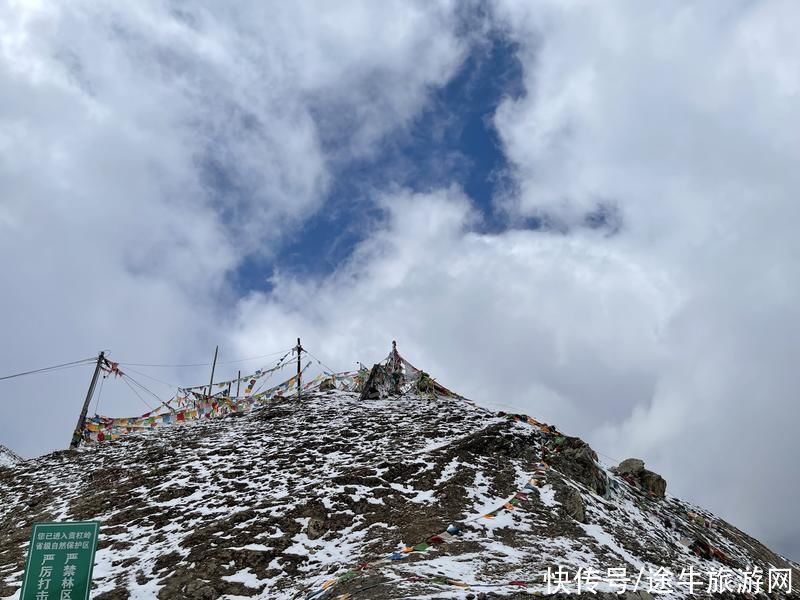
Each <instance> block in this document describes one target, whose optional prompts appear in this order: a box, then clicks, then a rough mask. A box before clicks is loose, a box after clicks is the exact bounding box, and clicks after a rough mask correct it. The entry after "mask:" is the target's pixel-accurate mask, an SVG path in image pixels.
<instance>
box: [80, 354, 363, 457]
mask: <svg viewBox="0 0 800 600" xmlns="http://www.w3.org/2000/svg"><path fill="white" fill-rule="evenodd" d="M310 365H311V361H309V362H308V363H307V364H306V365H305V367H304V368H303V369H302V370H301V371H300V375H301V376H302V374H303V373H304V372H305V371H306V370H307V369H308V367H309V366H310ZM276 369H277V367H276ZM276 369H272V370H269V371H261V372H260V373H259V376H258V378H261V377H263V376H264V375H267V374H269V373H270V372H272V371H274V370H276ZM234 381H235V380H234ZM228 383H229V382H228ZM297 383H298V376H297V375H293V376H292V377H290V378H289V379H287V380H286V381H284V382H282V383H279V384H278V385H276V386H273V387H271V388H269V389H267V390H265V391H263V392H259V393H258V394H254V395H252V396H251V395H249V394H250V391H248V390H245V396H244V397H239V398H231V397H228V396H213V397H211V398H210V397H209V396H207V395H205V394H202V393H199V392H196V391H193V388H186V389H185V390H184V392H185V395H178V396H176V403H175V404H176V405H177V408H172V409H170V408H169V407H163V408H161V409H159V410H157V411H151V412H148V413H145V414H143V415H140V416H138V417H119V418H112V417H105V416H101V415H95V416H94V417H88V418H87V419H86V421H85V422H84V428H83V438H84V440H85V441H87V442H106V441H111V440H116V439H118V438H119V437H120V436H121V435H125V434H128V433H134V432H136V431H144V430H147V429H151V428H154V427H162V426H164V425H173V424H181V423H186V422H189V421H195V420H198V419H210V418H216V417H222V416H225V415H228V414H232V413H242V412H248V411H250V410H253V409H254V408H258V407H260V406H262V405H264V404H265V403H267V402H269V401H270V400H272V399H274V398H278V397H288V396H291V395H293V394H294V393H295V392H296V391H297ZM359 385H360V381H359V376H358V373H355V372H350V371H348V372H343V373H329V374H327V375H320V376H318V377H316V378H314V379H312V380H311V381H309V382H308V383H306V384H305V385H304V386H303V390H304V391H316V390H322V391H324V390H329V389H337V390H342V391H354V390H356V389H357V388H358V386H359Z"/></svg>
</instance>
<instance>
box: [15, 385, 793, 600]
mask: <svg viewBox="0 0 800 600" xmlns="http://www.w3.org/2000/svg"><path fill="white" fill-rule="evenodd" d="M58 519H73V520H99V521H101V522H102V525H101V535H100V544H99V550H98V552H97V563H96V565H97V566H96V568H95V585H96V591H95V592H94V595H93V597H94V598H97V599H100V598H115V599H116V598H119V599H124V598H155V597H158V598H192V599H193V598H197V599H212V598H221V597H223V598H229V599H233V598H303V597H305V598H327V597H330V598H335V597H345V598H346V597H352V596H355V597H358V598H424V597H435V598H465V597H466V598H470V597H472V598H476V597H486V596H487V595H488V594H491V595H493V596H494V595H497V596H517V595H518V596H519V597H522V596H523V595H525V594H526V593H530V592H534V591H539V592H544V591H547V585H546V583H545V581H544V576H543V575H542V573H544V572H546V571H547V569H548V568H551V569H552V570H553V571H555V570H557V569H558V568H559V566H561V567H564V568H565V569H567V570H569V571H570V572H571V573H572V574H573V575H574V574H575V569H577V568H579V567H581V568H584V569H591V568H594V569H597V570H598V572H599V573H600V574H601V576H603V577H604V576H605V575H606V574H607V570H608V569H609V568H622V567H625V568H626V569H627V575H628V576H629V577H630V580H631V581H630V585H631V586H632V582H633V580H635V579H636V577H637V576H639V573H640V572H641V571H642V570H644V573H645V574H644V579H641V580H640V583H639V587H638V589H640V590H641V589H645V590H646V589H647V585H648V583H647V581H648V579H647V578H648V573H649V572H650V571H653V572H658V569H659V568H662V567H666V568H668V569H670V570H672V571H675V572H679V571H680V570H681V569H683V568H689V567H690V566H693V567H694V568H695V569H696V570H698V571H700V572H706V571H710V570H715V569H719V568H721V567H725V568H728V567H729V568H731V569H737V568H738V569H745V568H747V569H750V568H752V567H754V566H756V567H760V568H762V569H764V570H765V572H766V570H767V569H769V568H770V567H771V566H775V567H781V568H790V565H789V564H788V563H787V562H786V561H785V560H784V559H782V558H781V557H779V556H777V555H776V554H774V553H772V552H771V551H769V550H768V549H767V548H765V547H764V546H763V545H761V544H760V543H759V542H757V541H756V540H754V539H752V538H750V537H748V536H747V535H745V534H744V533H742V532H741V531H739V530H738V529H736V528H735V527H733V526H732V525H730V524H728V523H725V522H724V521H722V520H719V519H716V518H715V517H714V516H713V515H711V514H709V513H708V512H706V511H703V510H702V509H699V508H698V507H695V506H692V505H690V504H688V503H686V502H682V501H680V500H678V499H676V498H673V497H670V496H669V495H667V496H666V497H665V498H659V497H655V496H653V495H648V494H647V493H646V492H645V491H644V490H643V489H641V488H640V486H639V485H638V484H637V482H636V481H634V480H632V479H631V478H630V477H627V479H625V478H622V477H619V476H617V475H615V474H614V473H612V472H611V471H610V470H608V469H606V468H605V467H603V466H601V465H600V464H599V463H598V462H597V461H596V455H595V454H594V453H593V452H592V450H591V449H590V448H589V447H588V446H586V445H585V444H584V443H583V442H581V440H579V439H577V438H571V437H568V436H564V435H563V434H561V433H559V432H557V431H556V430H555V428H552V427H547V426H545V425H542V424H537V422H536V421H535V420H533V419H528V418H526V417H525V416H524V415H520V416H517V415H497V414H494V413H491V412H488V411H486V410H484V409H482V408H480V407H478V406H476V405H474V404H472V403H470V402H467V401H464V400H463V399H460V398H453V397H431V396H430V395H427V394H419V393H406V394H404V395H401V396H396V397H391V398H378V399H373V400H361V399H360V398H359V395H358V394H355V393H348V392H343V391H328V392H316V393H309V394H307V395H306V396H305V397H304V398H303V400H302V401H299V402H298V401H297V400H296V399H277V400H275V401H273V402H272V403H270V404H268V405H267V406H266V407H264V408H261V409H259V410H254V411H252V412H250V413H248V414H242V415H231V416H229V417H227V418H221V419H215V420H207V421H197V422H194V423H187V424H185V425H176V426H172V427H166V428H163V429H158V430H154V431H147V432H144V433H141V434H135V435H129V436H126V437H124V438H122V439H119V440H117V441H115V442H112V443H107V444H97V445H92V446H87V447H83V448H81V449H80V450H77V451H64V452H56V453H53V454H50V455H47V456H44V457H41V458H39V459H35V460H29V461H25V462H22V463H19V464H16V465H13V466H11V467H0V598H16V597H17V596H18V588H19V586H20V585H21V579H22V574H23V560H24V553H25V550H26V545H27V541H28V537H29V535H30V528H31V525H32V523H33V522H35V521H44V520H58ZM708 525H710V527H709V526H708ZM695 540H705V541H707V542H708V545H709V548H710V549H712V550H713V554H714V555H713V556H707V558H703V557H701V556H700V555H698V554H704V548H698V547H697V545H696V544H695V546H694V551H693V550H692V549H690V548H689V547H688V546H687V544H690V543H693V542H694V541H695ZM723 563H725V564H723ZM793 568H795V570H794V572H793V579H794V581H795V582H798V581H800V572H798V571H797V570H796V566H794V567H793ZM661 572H662V573H663V571H661ZM588 573H589V576H586V577H587V578H586V582H585V583H591V576H590V575H591V570H589V571H588ZM584 575H586V572H584ZM764 579H765V582H766V573H765V575H764ZM670 581H672V583H673V584H675V581H674V579H672V580H670ZM651 583H652V582H651ZM665 585H666V583H665ZM736 585H743V583H742V582H738V583H737V582H733V583H731V584H730V586H733V587H730V586H729V589H735V586H736ZM704 586H705V584H704ZM564 587H565V588H566V589H568V590H572V591H576V590H577V589H578V583H577V582H575V581H573V582H570V583H567V584H565V585H564ZM551 589H553V588H552V587H551ZM597 589H598V590H607V591H612V589H613V588H612V587H610V586H609V584H608V583H607V582H605V583H601V584H600V585H599V587H597ZM629 589H630V588H629ZM705 589H706V587H703V588H702V589H698V590H696V594H697V595H703V592H704V590H705ZM348 593H349V594H352V596H346V594H348ZM586 595H587V597H595V598H597V597H602V595H594V596H591V595H589V594H586ZM686 595H687V593H686V590H685V589H683V588H675V589H674V590H673V591H672V592H670V593H669V594H667V595H666V596H663V597H683V596H686ZM573 597H574V596H573ZM609 597H611V596H609ZM615 597H616V596H615ZM629 597H649V595H648V594H647V593H643V594H637V595H630V596H629ZM716 597H720V596H719V595H716ZM722 597H724V596H722ZM730 597H732V596H730ZM780 597H784V596H780Z"/></svg>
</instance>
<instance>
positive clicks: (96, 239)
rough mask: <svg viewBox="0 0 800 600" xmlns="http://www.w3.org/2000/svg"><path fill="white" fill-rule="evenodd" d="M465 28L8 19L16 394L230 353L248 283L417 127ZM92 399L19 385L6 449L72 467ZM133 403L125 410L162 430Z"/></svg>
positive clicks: (144, 7)
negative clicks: (390, 143)
mask: <svg viewBox="0 0 800 600" xmlns="http://www.w3.org/2000/svg"><path fill="white" fill-rule="evenodd" d="M452 9H453V6H451V5H449V4H448V3H441V4H435V3H428V2H419V3H400V2H394V3H380V5H378V4H373V3H355V2H353V3H347V2H345V3H336V4H335V5H334V4H324V3H322V4H316V5H314V6H311V5H305V4H298V3H294V4H291V3H288V4H287V3H272V4H270V5H266V4H263V3H258V2H254V3H248V4H237V5H236V6H233V5H231V6H221V5H219V4H213V3H211V4H202V3H186V4H184V3H180V2H167V1H164V2H161V1H156V0H152V1H145V2H137V3H134V4H125V5H121V4H119V3H113V2H102V1H101V2H76V3H71V4H69V5H53V4H48V3H35V2H12V3H5V4H3V5H2V7H0V88H2V90H3V93H2V94H1V95H0V189H1V190H2V197H1V198H0V257H2V258H0V264H2V272H3V277H4V281H5V283H4V286H3V293H2V294H0V313H1V314H2V315H3V320H4V326H3V338H4V340H13V342H14V343H13V344H11V343H7V344H4V346H3V348H2V349H0V364H2V365H3V371H4V373H3V374H5V373H6V372H14V371H22V370H26V369H28V368H30V367H31V366H40V365H41V366H44V365H48V364H54V363H59V362H62V361H66V360H70V359H73V358H76V357H83V356H90V355H92V354H93V353H96V352H97V351H98V350H99V349H101V348H107V349H111V351H112V353H113V354H112V355H116V357H117V358H123V359H127V360H131V361H136V360H139V361H143V362H163V363H174V362H195V361H197V359H198V358H201V357H205V356H210V353H211V351H213V347H214V344H215V343H218V342H219V343H222V345H223V347H224V346H225V342H226V340H227V336H228V335H229V334H230V330H229V328H228V325H229V321H230V319H229V317H228V316H227V315H228V309H229V307H230V305H231V303H233V302H235V300H236V299H235V297H233V294H232V293H231V292H230V290H229V289H228V286H229V278H230V275H231V273H232V270H233V269H235V268H236V267H237V265H239V264H240V262H241V261H242V259H243V258H244V257H245V256H246V255H247V254H249V253H254V252H255V253H261V254H262V255H264V256H267V257H269V256H272V255H273V253H274V252H275V250H276V248H277V247H278V246H279V244H280V243H281V240H282V238H283V237H284V236H285V235H287V234H289V233H291V232H292V231H293V228H294V227H295V226H298V225H299V224H301V223H302V222H303V221H304V220H305V219H306V218H308V217H309V216H310V215H312V214H314V212H316V211H318V210H319V209H320V208H321V207H322V205H323V203H324V200H325V197H326V191H327V186H328V185H329V181H330V179H331V173H332V170H331V169H332V165H335V164H336V163H337V161H341V160H343V159H347V158H348V157H353V156H360V155H362V154H363V153H365V152H368V151H370V149H371V148H373V147H374V146H375V145H376V144H379V143H380V141H381V139H382V137H383V136H385V135H386V134H387V133H389V132H392V131H394V130H396V129H397V128H400V127H403V126H404V125H405V124H406V123H407V122H408V120H409V119H411V118H412V116H413V115H414V114H415V113H416V112H418V111H419V110H420V108H421V107H422V106H424V104H425V102H426V99H427V96H428V93H429V87H430V86H433V85H437V84H441V83H442V81H444V80H446V79H447V77H448V76H449V75H450V74H451V73H452V71H453V70H454V69H455V68H457V66H458V64H459V61H460V60H461V57H462V53H463V43H462V42H461V41H460V40H459V39H458V38H457V37H456V35H455V32H454V30H455V26H456V23H455V21H456V19H455V16H454V14H453V10H452ZM334 142H335V143H334ZM287 344H288V342H286V341H285V340H284V341H282V342H281V344H280V346H279V347H284V346H285V345H287ZM269 349H271V348H269ZM263 352H264V349H263V348H261V349H260V351H259V352H256V354H262V353H263ZM223 353H224V350H223ZM223 357H224V354H223ZM231 357H232V356H231V355H230V354H228V358H231ZM201 373H202V378H203V379H204V378H205V377H207V373H206V369H200V370H198V372H197V373H192V374H191V375H188V374H186V373H169V372H167V373H163V374H162V375H161V378H163V379H165V380H166V381H176V380H177V381H178V382H182V383H188V382H187V381H186V380H185V378H186V377H189V376H191V377H201ZM87 380H88V374H87V373H83V372H82V373H78V374H74V373H72V372H63V373H59V374H57V375H52V376H50V377H49V379H46V380H22V379H20V380H13V381H9V382H4V385H3V388H2V389H1V390H0V394H2V398H3V402H4V404H5V407H4V408H3V409H2V410H3V414H4V418H3V419H1V420H0V422H2V425H0V439H3V440H4V442H5V443H7V444H8V445H10V446H12V447H14V448H15V449H17V450H19V451H20V452H22V453H24V454H27V455H30V454H33V453H36V452H41V451H44V450H49V449H53V448H58V447H62V445H63V444H64V443H65V440H66V439H67V438H68V437H69V436H68V432H67V433H65V425H64V423H65V422H67V421H68V422H69V426H71V422H72V420H73V419H74V418H75V415H76V413H77V407H78V406H79V405H80V402H81V399H82V397H83V392H84V390H85V386H86V382H87ZM156 385H157V384H156ZM118 387H119V386H118ZM55 388H57V389H58V391H57V392H55V391H54V389H55ZM124 391H125V390H124V389H123V392H124ZM160 391H161V392H162V393H163V392H165V391H169V390H168V389H166V390H164V389H162V390H160ZM106 393H107V394H108V392H106ZM112 395H113V394H112ZM128 395H129V396H130V398H129V399H128V400H127V401H125V402H122V403H121V404H117V405H116V406H108V407H107V409H108V410H123V411H132V410H143V407H142V406H141V405H140V403H139V401H138V400H137V399H136V398H135V397H133V396H132V395H131V394H128ZM43 412H46V413H49V414H51V415H52V418H48V419H46V420H43V422H37V420H38V419H37V417H38V415H41V414H43ZM34 424H35V427H36V428H37V430H38V431H39V433H38V434H37V435H36V436H33V435H30V427H33V426H34Z"/></svg>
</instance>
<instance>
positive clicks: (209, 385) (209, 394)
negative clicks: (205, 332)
mask: <svg viewBox="0 0 800 600" xmlns="http://www.w3.org/2000/svg"><path fill="white" fill-rule="evenodd" d="M218 352H219V346H217V347H216V348H214V362H213V363H212V364H211V381H210V382H209V383H208V401H209V402H211V396H213V395H214V391H213V390H212V389H211V388H212V386H213V385H214V369H216V368H217V353H218Z"/></svg>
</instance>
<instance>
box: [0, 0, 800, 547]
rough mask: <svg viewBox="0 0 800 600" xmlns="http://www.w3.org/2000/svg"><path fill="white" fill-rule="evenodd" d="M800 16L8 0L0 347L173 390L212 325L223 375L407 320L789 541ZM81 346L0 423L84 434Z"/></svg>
mask: <svg viewBox="0 0 800 600" xmlns="http://www.w3.org/2000/svg"><path fill="white" fill-rule="evenodd" d="M798 19H800V5H797V4H796V3H794V2H791V1H788V0H787V1H786V2H780V1H775V2H769V1H768V2H759V3H755V2H750V1H738V2H736V1H728V0H726V1H721V0H720V1H711V2H705V3H695V2H670V3H663V4H657V5H653V4H648V5H647V6H646V7H645V5H643V4H642V3H637V2H627V1H619V2H611V3H602V4H598V3H593V2H589V1H581V0H562V1H559V2H550V1H547V0H543V1H541V2H536V3H532V2H525V1H517V0H498V1H496V2H448V1H443V2H433V1H424V2H423V1H420V2H413V1H404V2H392V1H389V0H387V1H386V2H380V3H376V2H337V3H335V5H334V4H332V3H323V2H307V3H283V2H239V3H235V4H230V3H215V2H203V1H193V2H180V1H166V0H143V1H142V2H136V3H127V4H125V5H120V3H118V2H108V1H106V0H91V1H89V0H76V1H75V2H71V3H69V5H68V6H67V5H56V4H53V3H45V2H39V1H33V0H25V1H20V0H10V1H8V2H5V3H2V4H0V89H2V90H3V91H2V93H1V94H0V267H1V268H2V276H3V281H4V285H3V286H2V293H0V323H2V332H3V336H2V337H3V340H4V341H5V343H4V344H2V346H0V367H2V368H0V376H3V375H5V374H12V373H16V372H19V371H27V370H30V369H35V368H38V367H45V366H49V365H54V364H60V363H64V362H68V361H72V360H78V359H83V358H87V357H92V356H95V355H96V354H97V353H98V352H99V351H100V350H105V351H107V352H108V353H109V356H110V357H111V358H112V360H118V361H121V362H122V363H123V365H125V368H128V369H129V371H128V372H129V374H131V375H132V376H134V377H136V379H137V380H138V381H140V382H141V383H143V384H144V385H145V386H146V387H147V388H148V389H150V390H151V391H153V392H154V394H155V395H156V396H158V397H161V398H164V399H166V398H168V397H169V396H170V395H171V394H172V393H174V389H175V386H176V385H195V384H202V383H204V382H205V381H206V380H207V379H208V377H209V366H208V364H207V363H209V362H210V361H211V357H212V355H213V352H214V347H215V346H216V345H219V346H220V359H219V360H220V364H219V366H218V368H217V369H218V370H217V377H229V376H235V374H236V371H237V370H239V369H243V370H245V371H246V370H247V369H255V368H258V367H261V366H265V365H267V364H269V363H270V361H273V360H275V357H276V356H279V354H280V353H281V352H283V351H285V350H286V349H288V348H290V347H291V346H292V345H293V344H294V342H295V340H296V338H297V337H298V336H299V337H301V338H302V340H303V345H304V346H305V347H306V348H308V349H309V350H310V351H311V352H312V353H313V354H314V355H315V356H316V357H317V358H318V359H319V360H320V361H321V362H323V363H324V364H326V365H329V366H330V367H331V368H333V369H337V370H346V369H351V368H353V367H354V366H355V364H356V361H363V362H365V363H368V364H370V363H372V362H376V361H378V360H380V359H382V358H383V357H384V356H385V355H386V354H387V353H388V350H389V348H390V344H391V340H393V339H396V340H397V342H398V346H399V349H400V351H401V353H402V354H403V355H404V356H405V357H406V358H408V359H409V360H410V361H411V362H412V363H414V364H416V365H418V366H420V367H422V368H424V369H425V370H427V371H428V372H430V373H431V374H432V375H433V376H434V377H436V378H437V379H438V380H439V381H441V382H442V383H444V384H445V385H447V386H449V387H451V388H453V389H456V390H458V391H459V392H461V393H462V394H464V395H466V396H468V397H470V398H472V399H474V400H476V401H478V402H479V403H481V404H483V405H486V406H489V407H494V408H497V409H504V410H515V411H519V412H525V413H528V414H532V415H535V416H536V417H537V418H540V419H544V420H545V421H548V422H552V423H555V424H557V425H558V426H559V428H560V429H562V430H563V431H565V432H567V433H570V434H573V435H578V436H580V437H582V438H584V439H586V440H587V441H589V442H590V443H591V444H592V446H593V447H594V448H595V449H597V450H598V452H600V454H601V458H603V460H605V461H607V462H608V463H612V464H613V463H614V462H616V461H617V460H619V459H624V458H627V457H630V456H635V457H641V458H643V459H644V460H645V461H646V463H647V466H648V467H649V468H652V469H653V470H655V471H657V472H659V473H661V474H662V475H663V476H664V477H665V478H666V479H667V481H668V485H669V488H668V490H669V491H670V492H671V493H673V494H675V495H678V496H680V497H683V498H685V499H688V500H691V501H694V502H696V503H698V504H701V505H703V506H705V507H707V508H709V509H711V510H713V511H714V512H716V513H718V514H720V515H721V516H723V517H725V518H726V519H728V520H730V521H732V522H733V523H735V524H736V525H737V526H739V527H740V528H742V529H744V530H745V531H748V532H749V533H751V534H753V535H755V536H756V537H758V538H759V539H761V540H762V541H764V542H765V543H766V544H767V545H769V546H771V547H773V548H774V549H776V550H778V551H780V552H782V553H784V554H786V555H788V556H790V557H793V558H794V559H798V558H800V522H798V520H797V518H796V507H795V502H794V499H795V498H796V497H797V496H798V494H800V480H798V478H797V477H796V473H797V468H796V464H795V462H796V460H795V459H796V457H797V456H798V454H799V453H800V436H797V433H796V431H797V430H796V424H797V423H798V422H800V403H798V401H797V390H798V388H800V370H798V369H797V367H796V364H795V363H796V360H797V357H798V356H799V355H800V341H799V340H800V287H799V285H798V284H799V283H800V281H799V279H800V277H799V275H800V271H799V270H798V267H797V265H798V262H799V261H800V236H797V234H796V229H797V222H798V219H799V218H800V207H799V204H798V200H797V190H798V189H800V170H798V169H797V165H798V164H800V136H798V135H797V131H798V130H799V129H800V102H799V101H798V100H800V98H799V96H800V37H798V36H797V35H796V33H795V31H794V23H797V22H798ZM276 353H277V354H276ZM254 357H258V358H254ZM244 359H247V360H244ZM187 364H191V365H194V364H199V365H200V366H194V367H182V366H181V367H178V366H169V365H187ZM144 365H160V366H144ZM163 365H167V366H163ZM90 377H91V366H88V365H84V366H79V367H75V368H70V369H65V370H60V371H56V372H53V373H48V374H44V375H37V376H31V377H21V378H16V379H11V380H4V381H0V444H4V445H6V446H8V447H10V448H12V449H13V450H15V451H17V452H18V453H20V454H22V455H24V456H28V457H32V456H37V455H40V454H42V453H45V452H49V451H52V450H55V449H61V448H64V447H65V446H66V445H67V443H68V441H69V438H70V434H71V430H72V428H73V427H74V422H75V420H76V418H77V414H78V411H79V410H80V406H81V403H82V401H83V397H84V395H85V391H86V388H87V385H88V381H89V378H90ZM140 395H141V394H140ZM148 399H149V402H150V404H152V402H153V401H154V399H153V398H152V397H148V396H147V394H144V397H143V398H141V397H139V396H137V395H135V394H134V393H133V392H132V391H131V390H130V389H129V388H127V387H126V386H124V385H123V384H122V382H121V381H120V380H113V379H109V380H103V386H102V393H101V394H100V398H99V400H95V404H93V406H92V410H95V409H96V410H98V411H99V412H100V413H103V414H112V415H117V416H128V415H130V414H139V413H141V412H144V411H145V410H146V408H145V404H148V402H147V400H148Z"/></svg>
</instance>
